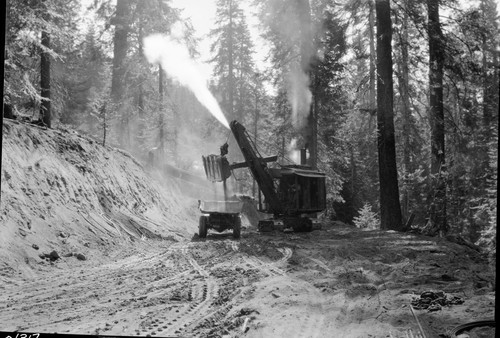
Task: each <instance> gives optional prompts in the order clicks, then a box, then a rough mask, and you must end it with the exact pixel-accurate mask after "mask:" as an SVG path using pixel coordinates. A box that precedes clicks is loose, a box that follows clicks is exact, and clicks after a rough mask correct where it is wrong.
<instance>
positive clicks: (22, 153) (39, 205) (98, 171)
mask: <svg viewBox="0 0 500 338" xmlns="http://www.w3.org/2000/svg"><path fill="white" fill-rule="evenodd" d="M2 150H3V151H2V171H1V183H2V185H1V198H2V199H1V205H0V222H1V224H2V225H1V227H2V229H1V231H2V236H1V239H0V264H1V266H0V269H2V271H3V272H4V273H5V274H9V273H11V272H12V271H19V272H20V273H27V274H32V273H34V271H35V270H36V269H34V268H35V267H36V268H39V267H40V265H41V264H42V265H43V264H44V263H45V260H43V259H42V260H41V258H40V256H43V255H44V254H47V255H48V254H49V253H50V252H52V251H54V250H56V251H57V252H59V253H60V255H61V256H62V257H63V258H62V259H66V260H68V261H69V260H70V259H72V260H76V258H75V257H76V254H75V257H71V255H68V253H75V252H77V253H79V254H81V255H83V256H84V257H86V258H87V259H99V258H100V257H101V256H102V252H101V250H102V249H103V248H110V247H113V246H117V245H119V244H121V243H126V242H133V241H137V240H141V239H144V238H165V237H169V238H171V239H175V238H177V239H179V238H182V237H186V236H187V235H188V234H190V233H192V232H195V231H196V229H195V226H196V222H195V221H193V219H194V218H193V217H194V216H195V214H196V202H195V200H193V199H192V198H186V197H183V196H182V194H181V189H180V187H179V183H178V182H177V181H176V180H174V179H170V180H169V179H162V180H161V181H159V180H155V179H154V178H153V176H156V177H157V178H159V177H160V176H159V175H155V174H152V173H148V172H146V171H145V170H144V168H143V167H142V165H141V164H140V163H139V162H137V161H136V160H135V159H134V158H133V157H132V156H130V155H128V154H127V153H125V152H123V151H121V150H118V149H114V148H111V147H103V146H102V145H100V144H98V143H97V142H95V141H94V140H92V139H90V138H86V137H82V136H80V135H78V134H77V133H76V132H72V131H62V130H50V129H49V130H44V129H42V128H39V127H36V126H32V125H29V124H23V123H19V122H16V121H10V120H5V119H4V124H3V149H2ZM64 257H69V258H64Z"/></svg>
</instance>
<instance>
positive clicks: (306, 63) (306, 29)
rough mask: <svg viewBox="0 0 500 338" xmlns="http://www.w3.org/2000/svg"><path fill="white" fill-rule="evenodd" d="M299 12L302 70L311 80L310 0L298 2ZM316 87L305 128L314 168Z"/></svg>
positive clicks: (310, 162)
mask: <svg viewBox="0 0 500 338" xmlns="http://www.w3.org/2000/svg"><path fill="white" fill-rule="evenodd" d="M296 1H297V10H298V15H299V17H300V24H301V27H300V68H301V70H302V72H304V74H306V75H307V76H308V78H309V79H311V78H312V76H313V74H312V72H311V60H312V58H313V55H314V52H313V49H314V46H313V34H312V22H311V6H310V4H309V0H296ZM313 87H314V86H310V89H311V91H312V101H311V105H310V107H309V113H308V117H307V126H306V127H305V128H304V141H305V143H306V145H307V148H308V149H309V161H308V162H309V165H310V166H312V167H313V168H316V167H317V157H318V154H317V137H316V135H315V134H314V133H315V132H317V118H316V114H315V109H314V108H315V105H314V102H315V100H316V98H315V96H316V93H314V88H313Z"/></svg>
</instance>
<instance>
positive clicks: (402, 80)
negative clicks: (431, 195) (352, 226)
mask: <svg viewBox="0 0 500 338" xmlns="http://www.w3.org/2000/svg"><path fill="white" fill-rule="evenodd" d="M403 6H405V5H403ZM399 38H400V46H401V61H400V62H399V63H398V70H399V75H398V83H399V86H398V88H399V94H400V96H401V103H402V122H403V131H402V138H403V166H404V171H405V174H408V173H411V172H412V171H413V168H412V167H411V162H410V152H411V151H410V123H411V121H410V116H411V114H410V94H409V70H408V61H409V60H408V12H407V11H406V9H405V10H404V13H403V23H402V25H401V33H400V35H399ZM404 184H405V189H404V193H403V196H402V198H401V200H402V214H403V215H402V216H403V219H404V220H405V222H406V220H407V218H408V217H409V215H408V214H409V202H410V196H409V189H408V187H407V186H406V182H405V183H404Z"/></svg>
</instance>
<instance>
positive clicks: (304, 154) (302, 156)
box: [300, 148, 307, 165]
mask: <svg viewBox="0 0 500 338" xmlns="http://www.w3.org/2000/svg"><path fill="white" fill-rule="evenodd" d="M300 164H301V165H306V164H307V152H306V148H302V149H300Z"/></svg>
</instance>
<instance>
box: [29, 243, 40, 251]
mask: <svg viewBox="0 0 500 338" xmlns="http://www.w3.org/2000/svg"><path fill="white" fill-rule="evenodd" d="M31 247H32V248H33V249H35V250H38V249H40V248H39V247H38V245H36V244H33V245H32V246H31Z"/></svg>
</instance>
